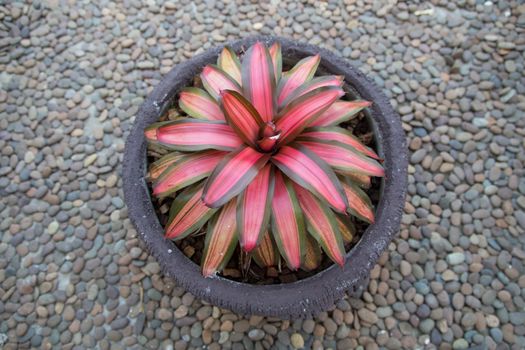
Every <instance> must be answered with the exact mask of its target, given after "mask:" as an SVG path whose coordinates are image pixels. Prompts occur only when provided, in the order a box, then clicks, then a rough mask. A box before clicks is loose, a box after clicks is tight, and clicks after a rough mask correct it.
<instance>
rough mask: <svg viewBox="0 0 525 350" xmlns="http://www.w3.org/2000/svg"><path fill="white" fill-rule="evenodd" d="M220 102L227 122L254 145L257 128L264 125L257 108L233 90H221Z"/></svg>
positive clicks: (246, 140) (244, 139) (257, 134)
mask: <svg viewBox="0 0 525 350" xmlns="http://www.w3.org/2000/svg"><path fill="white" fill-rule="evenodd" d="M220 102H221V107H222V110H223V112H224V116H225V117H226V121H227V122H228V124H230V126H231V127H232V129H233V130H235V132H236V133H237V135H238V136H239V137H240V138H241V139H242V140H243V141H244V142H245V143H247V144H248V145H250V146H252V147H256V141H257V139H258V138H259V130H260V129H261V127H263V126H264V121H263V120H262V118H261V116H260V115H259V113H258V112H257V110H256V109H255V108H254V107H253V106H252V104H251V103H250V102H249V101H248V100H247V99H246V98H244V96H242V95H241V94H240V93H238V92H235V91H230V90H224V91H222V93H221V100H220Z"/></svg>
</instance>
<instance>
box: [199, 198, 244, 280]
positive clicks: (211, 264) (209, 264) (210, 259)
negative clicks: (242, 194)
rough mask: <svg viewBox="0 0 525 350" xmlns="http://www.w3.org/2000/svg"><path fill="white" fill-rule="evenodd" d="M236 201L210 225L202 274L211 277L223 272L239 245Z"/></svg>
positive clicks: (223, 209) (216, 215)
mask: <svg viewBox="0 0 525 350" xmlns="http://www.w3.org/2000/svg"><path fill="white" fill-rule="evenodd" d="M236 205H237V203H236V201H235V199H232V200H231V201H229V202H228V203H227V204H226V205H225V206H224V207H223V208H222V209H221V211H220V212H219V213H218V214H215V216H214V217H213V218H212V220H211V221H210V223H209V224H208V232H207V233H206V239H205V241H204V252H203V254H202V263H201V266H202V274H203V275H204V277H209V276H211V275H213V274H215V273H216V272H217V271H221V270H222V269H223V268H224V266H226V264H227V263H228V261H229V260H230V257H231V255H232V254H233V251H234V250H235V246H236V245H237V240H238V239H237V225H236V221H235V211H236V210H235V207H236Z"/></svg>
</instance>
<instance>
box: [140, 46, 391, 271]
mask: <svg viewBox="0 0 525 350" xmlns="http://www.w3.org/2000/svg"><path fill="white" fill-rule="evenodd" d="M319 61H320V57H319V55H316V56H312V57H307V58H304V59H302V60H300V61H299V62H298V63H297V64H296V65H295V66H294V67H293V68H292V69H291V70H289V71H287V72H282V57H281V48H280V45H279V44H278V43H276V44H274V45H273V46H271V47H270V48H269V49H268V48H267V47H265V46H264V45H263V44H262V43H260V42H258V43H256V44H254V45H253V46H252V47H250V48H249V49H248V50H247V51H246V52H245V53H244V55H243V56H242V62H241V60H240V58H239V57H238V56H237V54H236V53H235V52H234V51H233V50H231V49H230V48H225V49H224V50H223V51H222V53H221V54H220V55H219V58H218V62H217V65H208V66H206V67H204V69H203V71H202V73H201V74H200V79H201V81H202V86H203V87H204V89H201V88H199V87H188V88H185V89H183V90H182V92H181V93H180V98H179V107H180V109H181V110H182V111H184V112H185V113H186V114H187V116H178V117H177V118H175V120H172V121H167V122H160V123H156V124H153V125H151V126H150V127H149V128H147V129H146V131H145V135H146V138H147V139H148V141H149V142H151V143H152V144H155V145H157V146H160V147H162V148H165V149H168V150H170V153H168V154H167V155H164V156H163V157H162V158H160V159H159V160H157V161H155V162H154V163H153V164H152V165H151V167H150V169H149V175H148V176H149V179H150V181H152V183H153V194H154V195H155V196H158V197H167V196H172V195H174V194H175V199H174V200H173V204H172V206H171V210H170V213H169V220H168V223H167V224H166V227H165V231H166V237H167V238H170V239H174V240H180V239H182V238H184V237H187V236H188V235H191V234H194V233H196V232H199V231H200V230H201V228H202V227H203V226H204V225H205V224H206V223H207V233H206V238H205V246H204V252H203V257H202V271H203V274H204V275H205V276H210V275H213V274H215V273H216V272H217V271H220V270H221V269H223V268H224V266H225V265H226V263H227V262H228V261H229V259H230V257H231V255H232V253H233V251H234V248H235V246H236V245H237V242H238V241H239V242H240V245H241V248H242V250H243V251H244V252H246V253H249V254H248V255H249V256H253V257H254V258H255V261H256V262H257V263H258V264H260V265H265V266H268V265H276V264H277V262H278V261H279V254H278V253H277V249H275V246H276V247H277V248H278V252H280V254H281V255H282V257H284V259H285V261H286V264H287V265H288V267H289V268H290V269H292V270H296V269H298V268H300V267H302V268H303V269H312V268H315V267H316V265H317V264H318V262H319V261H320V254H321V251H320V249H319V246H320V247H321V248H322V249H323V250H324V252H325V253H326V254H327V255H328V256H329V257H330V258H331V259H332V260H333V261H334V262H336V263H337V264H339V265H341V266H342V265H343V264H344V260H345V248H344V242H347V241H348V240H351V236H352V234H353V227H352V224H351V220H350V218H349V217H348V215H349V214H350V215H353V216H356V217H357V218H359V219H361V220H364V221H366V222H369V223H370V222H373V220H374V213H373V209H372V204H371V202H370V200H369V198H368V197H367V195H366V194H365V192H364V191H363V190H362V188H366V187H367V186H369V185H370V177H371V176H383V175H384V171H383V168H382V166H381V165H380V164H379V163H378V162H377V161H376V160H377V159H378V156H377V155H376V153H374V151H372V150H371V149H370V148H368V147H366V146H365V145H364V144H362V143H361V142H360V141H359V140H358V139H357V138H356V137H354V136H353V135H352V134H351V133H350V132H349V131H348V130H346V129H344V128H342V127H339V126H337V125H338V124H340V123H342V122H346V121H348V120H350V119H351V118H353V117H354V116H356V114H357V113H358V112H359V111H360V110H362V109H363V108H365V107H367V106H369V105H370V102H367V101H344V100H340V98H341V97H342V96H343V95H344V92H343V90H342V85H343V78H342V77H340V76H321V77H314V74H315V71H316V69H317V66H318V65H319ZM312 238H313V239H312Z"/></svg>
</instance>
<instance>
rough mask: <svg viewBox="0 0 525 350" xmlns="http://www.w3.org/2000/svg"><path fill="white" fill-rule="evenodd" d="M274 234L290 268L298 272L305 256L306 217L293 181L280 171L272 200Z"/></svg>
mask: <svg viewBox="0 0 525 350" xmlns="http://www.w3.org/2000/svg"><path fill="white" fill-rule="evenodd" d="M272 233H273V237H274V239H275V243H276V244H277V247H278V248H279V251H280V252H281V255H282V256H283V257H284V259H285V260H286V263H287V265H288V267H289V268H290V269H291V270H297V269H298V268H299V267H300V266H301V262H302V260H303V256H304V254H305V227H304V217H303V213H302V211H301V207H300V206H299V203H298V201H297V197H296V195H295V191H294V190H293V185H292V183H291V181H290V180H288V179H285V178H284V177H283V175H282V174H281V172H279V171H276V172H275V190H274V195H273V198H272Z"/></svg>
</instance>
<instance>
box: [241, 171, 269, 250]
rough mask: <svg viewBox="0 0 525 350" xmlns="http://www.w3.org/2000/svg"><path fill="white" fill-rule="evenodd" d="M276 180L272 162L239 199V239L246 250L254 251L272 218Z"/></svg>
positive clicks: (260, 172)
mask: <svg viewBox="0 0 525 350" xmlns="http://www.w3.org/2000/svg"><path fill="white" fill-rule="evenodd" d="M273 188H274V181H273V175H272V167H271V164H266V165H265V166H264V167H263V168H262V169H261V171H259V173H258V174H257V176H256V177H255V178H254V179H253V181H252V182H251V183H250V184H249V185H248V186H247V187H246V189H244V191H243V192H241V194H240V195H239V197H238V200H237V225H238V227H239V241H240V243H241V247H242V248H243V250H244V251H245V252H250V251H252V250H253V249H254V248H255V247H256V246H257V244H258V242H259V240H260V238H261V236H262V234H263V233H264V232H265V231H266V230H267V227H268V221H269V219H270V212H271V209H270V203H271V199H272V196H273Z"/></svg>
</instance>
